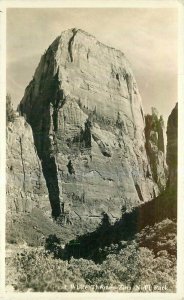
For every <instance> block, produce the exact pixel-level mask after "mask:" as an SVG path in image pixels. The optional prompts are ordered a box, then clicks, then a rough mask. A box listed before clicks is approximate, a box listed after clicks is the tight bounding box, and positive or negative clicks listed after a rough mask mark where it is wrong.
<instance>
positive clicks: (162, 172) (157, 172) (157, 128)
mask: <svg viewBox="0 0 184 300" xmlns="http://www.w3.org/2000/svg"><path fill="white" fill-rule="evenodd" d="M145 123H146V126H145V137H146V152H147V156H148V158H149V163H150V167H151V174H152V176H153V179H154V181H155V182H156V183H157V184H158V187H159V189H160V191H162V190H164V189H165V187H166V180H167V167H166V162H165V145H164V120H163V118H162V116H160V117H159V114H158V112H157V110H156V109H155V108H152V114H151V115H146V116H145ZM148 172H149V170H148Z"/></svg>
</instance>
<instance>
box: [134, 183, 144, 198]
mask: <svg viewBox="0 0 184 300" xmlns="http://www.w3.org/2000/svg"><path fill="white" fill-rule="evenodd" d="M135 188H136V191H137V194H138V196H139V199H140V200H141V201H142V202H144V198H143V196H142V193H141V189H140V186H139V185H138V184H137V183H136V184H135Z"/></svg>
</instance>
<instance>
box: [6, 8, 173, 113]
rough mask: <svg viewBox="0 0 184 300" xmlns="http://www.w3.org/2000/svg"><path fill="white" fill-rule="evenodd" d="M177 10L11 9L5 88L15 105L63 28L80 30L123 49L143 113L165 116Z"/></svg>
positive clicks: (170, 95)
mask: <svg viewBox="0 0 184 300" xmlns="http://www.w3.org/2000/svg"><path fill="white" fill-rule="evenodd" d="M177 26H178V25H177V9H175V8H161V9H160V8H155V9H152V8H143V9H142V8H141V9H139V8H82V9H81V8H57V9H52V8H48V9H42V8H40V9H39V8H33V9H30V8H26V9H22V8H20V9H17V8H16V9H13V8H11V9H8V11H7V91H8V92H9V93H11V96H12V100H13V103H14V105H15V107H16V105H17V104H18V103H19V101H20V100H21V98H22V97H23V94H24V90H25V88H26V86H27V84H28V83H29V81H30V80H31V79H32V76H33V74H34V71H35V68H36V67H37V65H38V63H39V60H40V57H41V55H42V54H43V53H44V51H45V50H46V49H47V48H48V46H49V45H50V44H51V43H52V41H53V40H54V39H55V38H56V37H57V36H58V35H59V34H60V33H61V32H62V31H64V30H66V29H69V28H73V27H76V28H81V29H84V30H85V31H87V32H89V33H91V34H92V35H94V36H95V37H96V38H97V39H98V40H100V41H101V42H103V43H105V44H107V45H110V46H112V47H114V48H117V49H120V50H122V51H123V52H124V53H125V55H126V57H127V59H128V60H129V61H130V63H131V66H132V69H133V70H134V74H135V77H136V79H137V82H138V87H139V90H140V94H141V96H142V101H143V108H144V111H145V112H146V113H147V112H150V108H151V107H152V106H155V107H156V108H157V109H158V110H159V112H160V113H161V114H162V115H163V116H164V118H167V117H168V115H169V114H170V112H171V110H172V109H173V107H174V105H175V103H176V102H177V101H178V99H177Z"/></svg>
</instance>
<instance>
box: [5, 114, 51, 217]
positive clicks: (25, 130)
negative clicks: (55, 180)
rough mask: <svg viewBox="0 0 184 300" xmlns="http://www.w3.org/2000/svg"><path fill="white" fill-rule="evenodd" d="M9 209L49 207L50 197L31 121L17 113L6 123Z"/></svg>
mask: <svg viewBox="0 0 184 300" xmlns="http://www.w3.org/2000/svg"><path fill="white" fill-rule="evenodd" d="M6 168H7V175H6V181H7V211H8V212H17V213H20V212H30V211H31V210H32V209H33V208H34V207H41V208H44V209H45V208H46V207H47V209H48V206H49V199H48V191H47V187H46V184H45V179H44V177H43V174H42V167H41V163H40V160H39V158H38V156H37V153H36V149H35V146H34V140H33V134H32V129H31V127H30V125H29V124H28V123H27V122H26V121H25V119H24V118H23V117H16V119H15V120H14V122H13V123H12V122H10V123H9V124H8V126H7V159H6Z"/></svg>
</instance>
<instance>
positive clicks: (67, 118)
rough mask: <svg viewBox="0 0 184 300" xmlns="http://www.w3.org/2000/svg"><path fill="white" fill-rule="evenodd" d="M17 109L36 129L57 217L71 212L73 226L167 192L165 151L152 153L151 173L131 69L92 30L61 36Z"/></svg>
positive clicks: (69, 214)
mask: <svg viewBox="0 0 184 300" xmlns="http://www.w3.org/2000/svg"><path fill="white" fill-rule="evenodd" d="M19 110H20V112H21V114H22V115H23V116H24V117H25V118H26V120H27V122H28V123H29V124H30V125H31V127H32V130H33V135H34V141H35V146H36V149H37V152H38V156H39V158H40V161H41V163H42V169H43V174H44V177H45V179H46V183H47V187H48V193H49V199H50V202H51V207H52V214H53V216H55V217H57V216H59V215H61V214H64V213H65V214H68V216H69V217H68V222H75V219H79V220H83V221H85V222H86V226H88V224H89V223H90V222H93V221H95V220H100V218H101V213H102V212H106V213H108V215H109V216H110V217H111V218H112V219H116V218H118V217H120V215H121V209H122V207H125V208H126V209H127V210H129V209H131V207H133V206H137V205H140V204H141V203H143V202H145V201H149V200H151V199H152V198H154V197H155V196H157V195H158V194H159V193H160V192H161V191H162V190H163V188H164V187H165V180H166V178H165V177H164V176H165V175H164V171H163V172H162V171H161V168H164V161H165V158H164V149H163V147H161V148H157V149H155V150H154V151H156V152H157V151H159V154H158V159H157V164H159V166H160V167H159V166H158V167H157V168H156V169H155V168H153V166H152V164H153V162H151V161H150V157H148V156H149V155H148V153H147V151H146V146H145V145H146V139H145V119H144V113H143V108H142V104H141V97H140V94H139V90H138V87H137V83H136V80H135V77H134V75H133V73H132V70H131V68H130V65H129V63H128V61H127V59H126V57H125V56H124V54H123V53H122V52H121V51H119V50H116V49H114V48H111V47H108V46H106V45H104V44H102V43H100V42H98V41H97V40H96V38H95V37H93V36H91V35H89V34H88V33H86V32H84V31H82V30H80V29H71V30H67V31H64V32H63V33H62V34H61V35H60V36H59V37H58V38H56V40H55V41H54V42H53V43H52V44H51V45H50V47H49V48H48V50H47V51H46V52H45V54H44V55H43V56H42V58H41V61H40V63H39V65H38V67H37V69H36V71H35V74H34V77H33V79H32V81H31V82H30V84H29V85H28V87H27V88H26V90H25V94H24V97H23V99H22V101H21V103H20V105H19ZM150 136H151V140H150V143H152V139H153V136H152V135H150ZM150 147H151V148H153V147H152V146H150ZM154 151H153V152H154ZM161 173H162V180H159V179H158V177H159V176H160V174H161Z"/></svg>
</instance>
